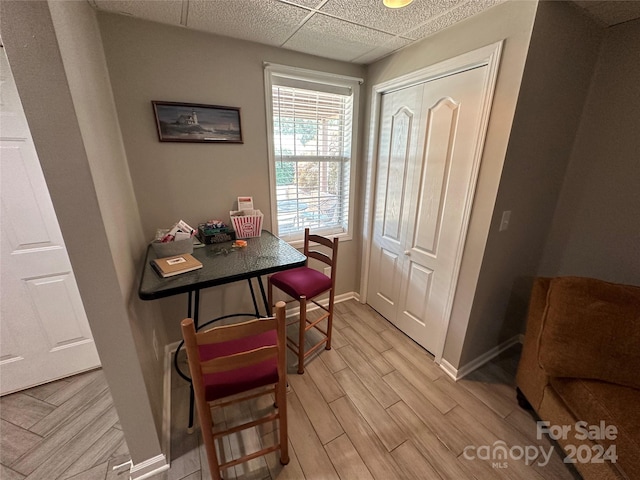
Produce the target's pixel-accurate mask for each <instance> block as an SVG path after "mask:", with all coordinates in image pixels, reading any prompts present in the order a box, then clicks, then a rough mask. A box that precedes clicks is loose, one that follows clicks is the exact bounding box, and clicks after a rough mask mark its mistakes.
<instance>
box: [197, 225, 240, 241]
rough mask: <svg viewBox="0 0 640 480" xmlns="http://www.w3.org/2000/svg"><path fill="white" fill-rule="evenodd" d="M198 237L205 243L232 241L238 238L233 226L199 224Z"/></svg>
mask: <svg viewBox="0 0 640 480" xmlns="http://www.w3.org/2000/svg"><path fill="white" fill-rule="evenodd" d="M198 238H199V239H200V241H201V242H202V243H204V244H205V245H211V244H212V243H222V242H230V241H232V240H235V239H236V232H235V231H234V230H233V228H229V227H223V228H207V227H206V226H204V225H198Z"/></svg>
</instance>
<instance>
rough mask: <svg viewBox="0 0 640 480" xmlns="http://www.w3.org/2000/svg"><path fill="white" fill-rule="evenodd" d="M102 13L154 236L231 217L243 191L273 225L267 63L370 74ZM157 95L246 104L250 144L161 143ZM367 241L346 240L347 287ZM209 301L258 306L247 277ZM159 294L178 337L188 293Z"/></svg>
mask: <svg viewBox="0 0 640 480" xmlns="http://www.w3.org/2000/svg"><path fill="white" fill-rule="evenodd" d="M98 19H99V23H100V29H101V33H102V40H103V43H104V48H105V55H106V58H107V64H108V67H109V74H110V77H111V83H112V86H113V93H114V98H115V102H116V107H117V110H118V118H119V121H120V126H121V128H122V137H123V140H124V145H125V149H126V153H127V158H128V162H129V168H130V171H131V177H132V180H133V185H134V189H135V193H136V197H137V199H138V207H139V210H140V216H141V219H142V220H141V221H142V226H143V232H144V235H145V238H146V239H147V241H150V240H151V239H152V238H153V234H154V233H155V230H156V229H157V228H160V227H168V226H171V225H172V224H173V223H175V222H176V221H178V220H179V219H184V220H185V221H186V222H188V223H190V224H191V225H195V224H197V223H199V222H202V221H205V220H207V219H210V218H220V219H223V220H227V221H228V217H229V210H231V209H233V208H234V201H235V199H236V197H237V196H238V195H252V196H253V197H254V203H255V204H256V206H257V207H258V208H260V209H261V210H262V211H263V212H264V213H265V225H264V227H265V228H267V229H269V228H270V227H271V215H270V205H269V202H270V197H269V168H268V156H267V129H266V113H265V95H264V75H263V62H265V61H267V62H272V63H278V64H284V65H292V66H296V67H302V68H308V69H314V70H320V71H325V72H332V73H338V74H344V75H351V76H356V77H362V76H363V74H364V69H363V68H362V67H359V66H357V65H351V64H346V63H342V62H336V61H331V60H326V59H321V58H318V57H312V56H308V55H303V54H300V53H296V52H292V51H287V50H282V49H278V48H273V47H268V46H264V45H258V44H255V43H251V42H244V41H240V40H234V39H230V38H225V37H219V36H215V35H210V34H205V33H201V32H195V31H189V30H186V29H183V28H180V27H171V26H166V25H161V24H157V23H152V22H147V21H142V20H137V19H133V18H127V17H124V16H117V15H112V14H107V13H100V14H99V17H98ZM151 100H164V101H179V102H190V103H204V104H212V105H229V106H234V107H240V108H241V122H242V131H243V137H244V144H242V145H238V144H227V145H224V144H198V143H166V142H165V143H161V142H159V141H158V137H157V132H156V126H155V122H154V117H153V111H152V107H151ZM356 217H357V212H356ZM358 243H359V235H358V234H356V237H355V238H354V240H353V241H345V242H343V244H342V245H341V247H340V250H341V252H340V265H339V272H338V288H337V292H338V294H340V293H345V292H351V291H354V290H355V289H356V287H357V282H358V280H357V273H358V272H357V268H356V265H357V261H358V260H357V259H358ZM202 301H203V315H205V316H210V317H213V316H216V315H218V314H219V313H221V312H227V313H228V312H229V311H238V310H241V311H246V310H250V308H249V305H250V297H249V295H248V292H247V286H246V284H236V285H232V286H229V287H221V288H216V289H208V290H206V291H205V292H203V298H202ZM158 303H160V304H161V305H162V309H163V312H164V317H165V319H166V323H167V328H168V334H169V338H170V340H177V339H178V337H179V329H178V322H179V320H180V319H181V318H182V317H183V316H184V315H185V305H186V297H185V296H184V295H181V296H178V297H173V298H169V299H164V300H162V301H159V302H158Z"/></svg>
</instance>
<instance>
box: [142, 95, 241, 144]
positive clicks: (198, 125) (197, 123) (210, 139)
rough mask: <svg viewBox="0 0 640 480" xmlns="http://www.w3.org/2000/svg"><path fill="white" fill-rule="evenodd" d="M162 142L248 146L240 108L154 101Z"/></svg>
mask: <svg viewBox="0 0 640 480" xmlns="http://www.w3.org/2000/svg"><path fill="white" fill-rule="evenodd" d="M151 104H152V106H153V113H154V115H155V120H156V128H157V130H158V139H159V140H160V141H161V142H197V143H244V142H243V141H242V125H241V122H240V108H238V107H224V106H221V105H204V104H200V103H181V102H162V101H157V100H152V101H151Z"/></svg>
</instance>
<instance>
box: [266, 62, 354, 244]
mask: <svg viewBox="0 0 640 480" xmlns="http://www.w3.org/2000/svg"><path fill="white" fill-rule="evenodd" d="M360 82H361V80H360V79H356V78H350V77H342V76H336V75H331V74H323V73H319V72H312V71H309V70H301V69H296V68H291V67H282V66H274V65H269V66H267V67H266V73H265V83H266V91H267V92H266V93H267V95H266V96H267V112H268V113H267V115H268V119H267V121H268V124H269V128H270V132H269V137H270V138H269V140H270V142H269V143H270V145H269V149H270V162H271V165H270V168H269V171H270V173H271V201H272V218H273V219H274V229H275V230H276V232H277V233H278V235H279V236H280V237H282V238H283V239H285V240H288V241H291V242H295V241H296V240H301V239H302V238H303V236H304V229H305V228H306V227H309V228H310V229H312V230H313V232H314V233H319V234H322V235H337V236H348V237H350V236H351V234H352V223H353V188H354V186H355V185H354V184H355V182H354V168H355V158H356V145H357V139H356V129H357V112H358V97H359V84H360Z"/></svg>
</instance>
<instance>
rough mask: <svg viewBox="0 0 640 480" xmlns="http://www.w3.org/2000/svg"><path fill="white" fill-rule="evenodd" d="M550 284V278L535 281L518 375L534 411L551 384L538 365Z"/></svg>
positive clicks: (521, 387)
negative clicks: (539, 343) (546, 387)
mask: <svg viewBox="0 0 640 480" xmlns="http://www.w3.org/2000/svg"><path fill="white" fill-rule="evenodd" d="M550 284H551V279H550V278H543V277H538V278H536V279H535V280H534V283H533V288H532V290H531V298H530V300H529V313H528V314H527V326H526V332H525V336H524V343H523V345H522V356H521V357H520V363H519V364H518V372H517V374H516V384H517V385H518V388H519V389H520V390H521V391H522V393H523V394H524V396H525V397H526V399H527V400H528V401H529V403H530V404H531V406H532V407H533V408H534V410H537V409H538V408H539V407H540V403H541V402H542V396H543V393H544V388H545V386H546V385H547V384H548V383H549V377H548V376H547V374H546V373H545V372H544V370H543V369H542V368H541V367H540V364H539V363H538V337H539V336H540V330H541V329H542V319H543V315H544V311H545V308H546V305H547V294H548V291H549V286H550Z"/></svg>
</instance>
